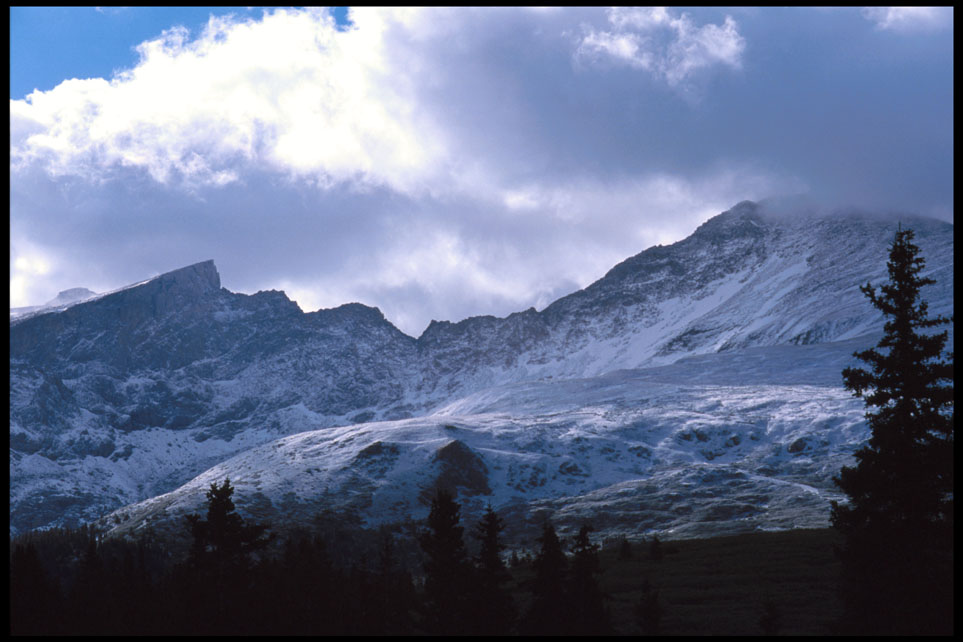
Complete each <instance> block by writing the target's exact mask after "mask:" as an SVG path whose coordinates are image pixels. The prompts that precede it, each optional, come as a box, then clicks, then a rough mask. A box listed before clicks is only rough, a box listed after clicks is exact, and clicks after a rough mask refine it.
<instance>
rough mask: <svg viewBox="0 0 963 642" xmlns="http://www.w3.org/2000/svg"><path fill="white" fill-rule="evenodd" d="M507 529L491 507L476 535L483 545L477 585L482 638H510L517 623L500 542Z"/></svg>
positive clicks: (477, 561)
mask: <svg viewBox="0 0 963 642" xmlns="http://www.w3.org/2000/svg"><path fill="white" fill-rule="evenodd" d="M504 528H505V523H504V521H503V520H502V518H500V517H499V516H498V515H497V514H496V513H495V511H494V510H492V507H491V504H489V505H488V506H487V508H486V509H485V514H484V515H483V516H482V519H481V521H479V522H478V524H476V526H475V531H474V533H473V534H474V536H475V539H476V540H478V542H479V544H480V548H479V551H478V555H477V557H476V558H475V568H476V573H475V575H476V579H477V582H476V585H475V596H474V604H473V611H474V613H475V621H476V622H477V629H478V632H479V634H482V635H507V634H508V633H509V632H510V631H511V628H512V625H513V624H514V621H515V615H516V612H515V604H514V602H513V600H512V596H511V594H510V593H509V592H508V589H507V588H506V586H505V585H506V584H507V583H508V582H509V580H511V574H509V572H508V569H507V568H506V567H505V562H503V561H502V557H501V553H502V551H503V550H504V549H505V547H504V546H503V545H502V543H501V539H500V536H501V532H502V530H503V529H504Z"/></svg>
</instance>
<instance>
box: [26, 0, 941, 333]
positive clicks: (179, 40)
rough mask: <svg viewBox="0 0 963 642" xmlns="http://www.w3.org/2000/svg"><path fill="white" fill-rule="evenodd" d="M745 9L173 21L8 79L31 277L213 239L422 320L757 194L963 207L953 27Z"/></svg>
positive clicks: (228, 254)
mask: <svg viewBox="0 0 963 642" xmlns="http://www.w3.org/2000/svg"><path fill="white" fill-rule="evenodd" d="M736 11H738V13H735V12H736ZM733 12H734V15H736V16H737V17H738V18H739V23H738V25H737V24H736V22H735V20H733V19H732V18H730V17H729V16H726V15H725V14H723V13H720V12H718V11H717V10H715V9H693V10H691V13H686V14H679V13H678V12H676V11H673V10H655V9H639V10H635V9H612V10H603V9H596V8H576V9H567V8H566V9H556V10H549V11H533V10H529V9H512V8H476V9H464V8H459V9H438V8H431V9H368V8H352V9H350V12H349V15H348V17H349V19H350V21H349V22H348V23H347V24H345V25H343V26H342V27H341V29H340V30H339V29H338V28H337V27H336V26H335V24H334V22H333V20H331V18H330V15H329V14H328V13H327V12H326V11H325V10H316V9H301V10H293V9H283V10H282V9H278V10H270V11H268V12H267V13H265V15H263V16H262V17H259V18H256V19H252V18H248V17H243V16H242V17H225V18H217V19H212V20H211V21H210V22H209V23H208V24H207V26H206V28H204V29H203V30H202V31H200V32H199V33H190V32H187V31H186V30H184V29H183V28H178V27H176V26H174V27H172V28H171V29H169V30H168V31H166V32H165V33H163V34H161V35H159V36H158V37H156V38H153V39H151V40H149V41H147V42H145V43H142V44H141V46H140V47H139V48H138V51H139V54H140V59H139V62H138V63H137V64H136V65H135V66H134V67H132V68H131V69H127V70H123V71H121V72H119V73H116V74H115V75H114V76H113V77H111V78H102V79H87V80H77V79H72V80H67V81H64V82H63V83H61V84H60V85H59V86H57V87H55V88H54V89H52V90H50V91H38V92H34V93H33V94H31V95H30V96H28V98H27V99H26V100H14V101H11V103H10V131H11V174H10V180H11V194H10V212H11V215H10V216H11V239H12V240H11V297H12V299H11V300H12V301H13V297H14V296H16V297H18V299H19V300H18V302H17V304H18V305H30V304H36V303H42V302H44V301H47V300H49V299H51V298H53V297H54V296H55V295H56V294H57V292H59V291H60V290H64V289H68V288H71V287H77V286H83V287H88V288H90V289H93V290H96V291H105V290H109V289H113V288H116V287H120V286H123V285H125V284H128V283H132V282H136V281H139V280H142V279H144V278H146V277H148V276H150V275H154V274H158V273H161V272H164V271H167V270H171V269H175V268H178V267H181V266H184V265H188V264H191V263H194V262H197V261H201V260H206V259H214V261H215V263H216V264H217V266H218V269H219V271H220V273H221V279H222V283H223V284H224V286H225V287H226V288H228V289H230V290H232V291H236V292H248V293H250V292H255V291H257V290H261V289H283V290H285V291H286V292H287V293H288V295H289V296H290V297H291V298H293V299H295V300H297V301H298V302H299V304H300V305H301V306H302V308H303V309H305V310H313V309H316V308H318V307H334V306H337V305H340V304H342V303H347V302H351V301H359V302H361V303H365V304H367V305H373V306H377V307H379V308H381V310H382V311H383V312H384V313H385V314H386V316H387V317H388V319H389V320H391V321H392V322H393V323H395V324H396V325H398V326H399V327H400V328H401V329H402V330H404V331H405V332H407V333H409V334H412V335H418V334H420V332H421V331H422V330H423V329H424V327H425V326H426V325H427V324H428V322H429V321H430V320H431V319H438V320H442V319H447V320H453V321H457V320H459V319H463V318H465V317H467V316H471V315H477V314H495V315H499V316H504V315H507V314H509V313H511V312H515V311H518V310H522V309H525V308H528V307H530V306H533V305H534V306H536V307H544V306H545V305H547V304H548V303H550V302H551V301H553V300H554V299H556V298H558V297H560V296H563V295H565V294H568V293H570V292H572V291H574V290H575V289H577V288H580V287H584V286H585V285H588V284H589V283H591V282H592V281H594V280H596V279H598V278H600V277H601V276H602V275H603V274H604V273H605V272H606V271H607V270H608V269H609V268H611V267H612V266H613V265H614V264H615V263H617V262H619V261H621V260H623V259H625V258H626V257H628V256H631V255H634V254H636V253H638V252H640V251H642V250H644V249H645V248H647V247H649V246H651V245H653V244H656V243H662V244H666V243H671V242H673V241H675V240H678V239H681V238H683V237H685V236H687V235H688V234H690V233H691V232H692V231H693V230H694V229H695V227H697V226H698V225H699V224H700V223H701V222H703V221H704V220H706V219H707V218H709V217H710V216H713V215H715V214H718V213H719V212H721V211H724V210H725V209H728V208H729V207H731V206H732V205H734V204H735V203H737V202H739V201H742V200H744V199H753V200H758V199H762V198H766V197H770V196H774V195H778V194H785V193H796V192H806V191H809V192H811V193H813V194H815V195H816V196H818V197H822V198H823V200H826V201H829V202H831V203H832V202H839V201H840V200H844V201H845V200H847V199H848V198H849V197H851V196H853V195H854V194H855V195H857V196H859V197H861V198H862V197H865V195H869V196H871V197H872V198H873V199H874V202H878V203H884V204H887V205H894V206H895V205H899V206H906V207H912V208H916V209H917V210H922V211H924V212H926V211H929V210H930V209H931V208H940V207H942V208H943V209H942V210H941V211H945V212H950V213H951V212H952V186H953V183H952V138H951V137H947V135H946V131H951V130H952V65H951V62H952V56H951V49H952V48H951V47H946V46H945V45H944V44H943V41H944V40H945V39H946V34H945V33H942V34H936V35H935V36H934V37H933V38H930V39H929V41H931V42H929V46H930V48H929V49H926V48H922V47H920V48H918V49H916V48H914V57H913V59H912V60H907V59H905V58H903V57H899V56H896V55H895V54H894V55H893V56H890V57H889V58H888V57H886V56H880V55H878V54H879V51H878V50H877V49H873V47H879V41H880V40H881V39H880V38H855V39H849V38H844V39H841V40H840V42H843V43H844V44H840V45H839V46H835V44H834V43H836V42H837V41H836V40H834V38H837V37H839V36H840V33H839V32H840V30H841V29H840V27H839V25H840V24H842V23H837V22H833V20H836V18H835V17H834V16H835V14H832V13H831V12H819V13H817V12H798V13H797V12H792V11H791V10H778V11H777V10H769V11H763V10H753V11H749V10H733ZM847 16H848V22H845V28H851V27H852V25H851V23H852V20H853V19H855V20H856V21H857V23H858V25H857V26H859V27H861V28H862V31H861V33H865V32H868V31H869V30H868V29H867V28H866V27H865V23H863V22H862V19H861V18H856V17H855V14H854V13H853V12H849V13H848V14H847ZM842 35H847V36H848V32H844V33H843V34H842ZM884 40H887V41H889V42H888V43H887V45H888V49H887V52H891V51H892V50H893V47H892V45H893V43H892V39H884ZM747 41H749V42H752V48H751V50H750V49H749V48H748V46H747V44H746V43H747ZM950 44H951V43H950ZM931 52H935V54H932V59H933V60H935V62H932V61H931V59H929V58H927V56H931ZM947 52H948V53H947ZM893 57H896V58H897V59H898V60H899V63H900V65H899V66H896V67H894V66H891V65H890V62H889V61H890V59H891V58H893ZM866 61H872V62H873V64H872V65H867V64H866ZM603 64H604V65H605V66H606V70H605V73H586V72H587V71H588V70H595V69H597V67H596V65H603ZM733 69H741V70H742V72H741V73H739V74H738V78H737V80H738V82H735V81H734V82H725V83H704V82H703V81H704V80H706V79H707V78H709V77H710V76H712V75H713V73H712V72H714V71H724V72H729V71H730V70H733ZM947 69H948V70H949V71H946V70H947ZM640 72H641V73H640ZM730 75H731V74H730ZM692 87H696V88H697V89H699V94H700V100H698V101H692V100H688V99H687V98H688V97H689V96H690V93H691V89H692ZM951 216H952V214H949V215H948V217H950V218H951ZM21 259H22V260H21ZM18 260H19V263H18ZM44 265H45V266H47V267H46V271H45V272H44V271H43V270H41V267H42V266H44Z"/></svg>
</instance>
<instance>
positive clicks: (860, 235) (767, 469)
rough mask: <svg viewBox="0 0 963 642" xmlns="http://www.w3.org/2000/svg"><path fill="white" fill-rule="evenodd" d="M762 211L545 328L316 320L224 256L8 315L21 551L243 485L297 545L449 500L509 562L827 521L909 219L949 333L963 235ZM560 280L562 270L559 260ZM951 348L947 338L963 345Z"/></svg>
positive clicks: (629, 273) (180, 507)
mask: <svg viewBox="0 0 963 642" xmlns="http://www.w3.org/2000/svg"><path fill="white" fill-rule="evenodd" d="M776 210H777V208H775V207H771V206H769V205H767V204H766V203H765V202H764V203H761V204H757V203H752V202H749V201H745V202H742V203H739V204H738V205H736V206H735V207H733V208H732V209H731V210H729V211H727V212H724V213H722V214H720V215H718V216H715V217H714V218H712V219H710V220H708V221H706V222H705V223H704V224H703V225H701V226H700V227H699V228H698V229H697V230H695V232H694V233H693V234H692V235H691V236H689V237H688V238H686V239H684V240H682V241H680V242H678V243H674V244H672V245H669V246H656V247H651V248H649V249H647V250H645V251H643V252H641V253H640V254H638V255H636V256H633V257H631V258H629V259H627V260H625V261H623V262H622V263H620V264H619V265H617V266H615V267H614V268H612V269H611V270H610V271H609V272H608V273H607V274H606V275H605V276H604V277H603V278H601V279H599V280H598V281H596V282H595V283H593V284H591V285H590V286H588V287H586V288H585V289H583V290H580V291H578V292H575V293H573V294H570V295H568V296H566V297H564V298H561V299H559V300H557V301H555V302H554V303H552V304H551V305H549V306H548V307H546V308H544V309H543V310H540V311H539V310H535V309H534V308H533V309H529V310H526V311H523V312H517V313H515V314H512V315H509V316H508V317H506V318H495V317H491V316H483V317H472V318H469V319H465V320H463V321H460V322H458V323H450V322H447V321H442V322H432V323H431V325H429V326H428V328H427V329H426V330H425V331H424V333H423V334H422V335H421V336H420V337H418V338H417V339H416V338H412V337H410V336H407V335H406V334H404V333H402V332H401V331H400V330H398V329H397V328H395V327H394V326H393V325H392V324H391V323H390V322H389V321H388V320H387V319H385V317H384V316H383V315H382V313H381V312H380V311H379V310H378V309H376V308H372V307H367V306H365V305H361V304H358V303H349V304H346V305H343V306H341V307H338V308H334V309H329V310H319V311H317V312H310V313H304V312H302V311H301V310H300V309H299V308H298V306H297V305H296V304H295V303H294V302H292V301H291V300H289V299H288V298H287V297H286V296H285V294H284V293H283V292H276V291H268V292H258V293H257V294H253V295H247V294H238V293H233V292H230V291H228V290H226V289H224V288H222V287H221V286H220V277H219V275H218V272H217V270H216V269H215V266H214V263H213V262H212V261H207V262H203V263H198V264H196V265H191V266H189V267H185V268H182V269H179V270H175V271H173V272H169V273H166V274H163V275H161V276H158V277H156V278H153V279H150V280H147V281H144V282H142V283H138V284H135V285H131V286H129V287H126V288H123V289H120V290H117V291H114V292H110V293H106V294H96V295H95V294H93V293H91V292H89V291H86V290H80V289H78V290H75V291H68V292H66V293H64V296H63V297H58V299H55V300H54V301H53V302H51V304H49V305H48V306H47V307H38V308H32V309H26V310H24V309H21V310H11V322H10V403H11V406H10V482H11V484H10V529H11V533H16V532H20V531H23V530H26V529H32V528H40V527H49V526H55V525H75V524H77V523H79V522H90V521H97V522H98V523H99V524H100V525H101V526H102V527H104V528H107V529H112V530H113V532H115V533H125V532H136V531H137V530H138V529H141V528H144V527H145V525H146V524H148V523H149V524H150V525H151V527H152V528H155V529H175V528H178V527H180V526H181V520H180V516H181V515H183V514H185V513H189V512H203V505H204V503H205V496H204V492H205V490H207V489H208V488H209V487H210V484H211V483H212V482H220V481H222V480H223V479H225V478H229V479H230V480H231V483H232V485H233V486H234V487H235V489H236V491H235V496H234V499H235V502H236V504H237V506H238V509H239V511H240V512H241V513H242V514H243V515H246V516H251V517H254V518H256V519H257V520H259V521H265V522H270V523H271V524H272V527H273V528H275V529H283V528H284V527H285V525H291V524H296V523H308V522H310V520H311V519H312V516H314V515H317V514H319V513H321V512H324V511H330V512H334V513H336V514H342V515H352V516H354V519H356V520H357V522H358V523H360V524H362V525H366V526H376V525H378V524H382V523H398V522H406V521H410V520H420V519H423V518H424V517H425V516H426V515H427V513H428V504H429V499H430V497H431V496H432V493H433V491H434V489H435V488H436V487H438V486H444V487H446V488H448V489H450V490H452V491H454V492H455V493H456V496H457V501H458V502H459V503H460V504H461V506H462V518H463V520H467V521H469V522H470V523H473V522H474V520H475V519H476V518H477V516H478V515H479V514H480V513H481V511H483V510H484V508H485V507H486V505H488V504H490V505H491V506H492V507H493V508H494V509H495V510H496V511H498V512H499V514H501V515H502V516H503V517H504V518H505V520H506V522H507V523H508V526H509V528H508V530H507V531H506V538H507V539H508V540H509V541H512V539H513V538H514V539H515V540H519V541H520V540H523V539H525V538H528V537H530V535H531V533H532V532H534V530H533V529H538V528H540V526H541V524H542V522H543V520H544V519H546V518H548V519H551V520H552V522H553V523H554V524H555V525H556V527H557V528H558V529H559V532H560V533H571V532H572V531H573V530H577V529H578V528H579V527H580V526H581V525H582V524H583V523H586V522H589V523H591V524H592V525H593V526H594V528H595V530H596V532H597V533H598V534H600V535H601V536H603V537H606V536H614V535H618V534H623V533H624V534H628V535H630V536H633V535H637V536H641V535H642V534H645V533H658V534H659V536H660V537H664V538H673V537H675V538H684V537H702V536H709V535H719V534H728V533H736V532H745V531H751V530H770V529H789V528H796V527H824V526H827V525H828V520H829V502H830V501H831V500H834V499H843V496H842V495H841V494H840V493H839V492H838V491H837V489H836V488H835V486H834V484H833V481H832V477H833V475H835V474H836V473H837V472H838V470H839V468H840V467H841V466H843V465H846V464H850V463H851V462H852V453H853V452H854V451H855V450H856V449H857V448H858V447H860V446H861V445H862V444H863V443H864V442H865V440H866V439H867V438H868V436H869V433H868V428H867V426H866V423H865V420H864V418H863V412H864V406H863V402H862V400H860V399H858V398H855V397H853V396H852V395H851V394H850V393H849V392H848V391H847V390H846V389H844V387H843V385H842V377H841V374H840V373H841V371H842V369H843V368H845V367H847V366H849V365H852V364H854V363H855V359H854V358H853V356H852V355H853V352H854V351H856V350H860V349H864V348H867V347H870V346H873V345H875V344H876V342H877V341H878V339H879V337H880V336H881V333H882V326H883V317H882V316H881V314H879V313H878V311H877V310H876V309H875V308H873V307H872V306H871V305H870V303H869V301H868V300H867V299H866V297H865V296H864V295H863V294H862V293H861V292H860V290H859V286H860V285H863V284H866V283H867V282H869V283H872V284H873V285H874V286H878V285H880V284H882V283H884V282H885V281H886V280H887V271H886V261H887V258H888V251H889V245H890V243H891V242H892V240H893V236H894V233H895V231H896V229H897V225H898V224H901V225H902V226H904V227H911V228H912V229H913V230H914V231H915V233H916V239H915V242H916V243H917V244H918V245H919V247H920V249H921V251H922V255H923V257H924V258H925V260H926V270H925V275H926V276H930V277H932V278H933V279H935V280H936V284H935V285H932V286H928V287H927V288H925V289H924V291H923V293H924V298H925V299H926V300H927V301H928V302H929V305H930V313H931V314H933V315H936V314H944V315H947V316H949V315H951V314H952V308H953V226H952V224H950V223H945V222H940V221H936V220H932V219H925V218H919V217H913V216H901V217H899V218H898V219H897V218H896V217H895V216H893V217H889V216H876V215H869V214H865V213H859V212H834V213H833V214H831V215H816V214H806V213H804V212H801V211H795V210H792V209H790V210H789V211H786V209H785V208H781V209H779V211H776ZM559 260H560V261H564V260H565V257H559ZM951 341H952V339H951Z"/></svg>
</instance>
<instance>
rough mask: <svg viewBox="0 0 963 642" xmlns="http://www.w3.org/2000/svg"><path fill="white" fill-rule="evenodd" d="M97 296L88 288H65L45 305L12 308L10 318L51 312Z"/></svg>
mask: <svg viewBox="0 0 963 642" xmlns="http://www.w3.org/2000/svg"><path fill="white" fill-rule="evenodd" d="M95 296H97V293H96V292H94V291H93V290H88V289H87V288H70V289H69V290H63V291H62V292H60V293H59V294H58V295H57V296H55V297H54V298H52V299H50V300H49V301H47V302H46V303H44V304H43V305H31V306H26V307H22V308H10V318H11V319H14V318H17V317H22V316H25V315H28V314H33V313H37V312H51V311H52V310H55V309H58V308H65V307H67V306H69V305H72V304H74V303H77V302H79V301H86V300H88V299H92V298H93V297H95Z"/></svg>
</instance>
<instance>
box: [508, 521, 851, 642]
mask: <svg viewBox="0 0 963 642" xmlns="http://www.w3.org/2000/svg"><path fill="white" fill-rule="evenodd" d="M839 542H840V539H839V536H838V534H837V533H836V532H835V531H833V530H832V529H821V530H796V531H788V532H780V533H753V534H747V535H737V536H731V537H720V538H714V539H701V540H680V541H668V542H662V550H663V553H664V554H663V557H662V559H661V560H653V559H650V557H649V545H648V543H643V542H633V544H632V556H631V558H629V559H621V558H620V557H619V551H618V549H617V548H613V549H607V550H604V551H602V553H601V556H600V561H601V568H602V573H601V575H600V585H601V587H602V590H603V591H604V592H605V593H606V594H607V596H608V606H609V609H610V612H611V616H612V623H613V625H614V628H615V632H616V633H617V634H623V635H635V634H638V633H639V628H638V626H637V624H636V622H635V616H634V609H635V605H636V604H637V603H638V601H639V598H640V596H641V587H642V583H643V580H645V579H648V581H649V583H650V585H651V587H652V588H653V589H654V590H657V591H658V592H659V599H660V604H661V606H662V612H663V615H662V620H661V627H660V628H661V630H660V632H661V633H662V634H665V635H759V634H761V633H762V628H761V625H760V618H761V617H762V615H763V613H764V605H765V603H766V601H767V600H769V601H771V602H772V603H773V604H775V606H776V609H777V610H778V613H779V615H780V621H781V625H780V627H779V630H778V633H779V634H781V635H829V634H831V633H832V628H831V627H832V625H833V622H834V621H835V620H836V619H837V618H838V616H839V597H838V594H837V581H838V576H839V562H838V561H837V559H836V557H835V555H834V552H833V548H834V546H835V545H837V544H838V543H839ZM514 576H515V579H516V601H517V604H518V605H519V606H520V607H522V608H525V607H526V606H527V602H528V595H527V590H526V588H525V586H526V584H525V583H526V580H527V579H528V578H530V577H531V571H530V570H529V569H528V567H527V565H523V566H520V567H518V568H516V569H515V571H514Z"/></svg>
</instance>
